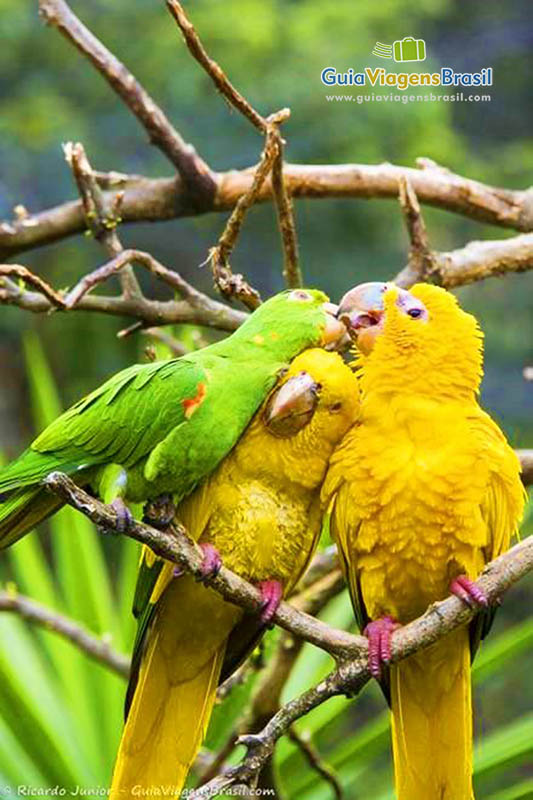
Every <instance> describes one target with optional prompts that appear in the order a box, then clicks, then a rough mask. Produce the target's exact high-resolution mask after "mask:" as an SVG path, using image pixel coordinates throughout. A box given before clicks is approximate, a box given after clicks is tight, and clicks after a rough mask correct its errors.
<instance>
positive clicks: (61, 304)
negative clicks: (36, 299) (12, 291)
mask: <svg viewBox="0 0 533 800" xmlns="http://www.w3.org/2000/svg"><path fill="white" fill-rule="evenodd" d="M1 275H14V276H16V277H17V278H19V279H20V280H21V281H23V282H24V283H29V284H30V286H34V287H35V288H36V289H38V290H39V291H40V293H41V294H42V295H43V297H45V298H46V299H47V300H48V301H49V302H50V306H51V307H52V306H55V308H65V301H64V299H63V298H62V297H61V295H60V294H59V293H58V292H56V291H55V289H52V287H51V286H49V284H48V283H46V281H43V280H42V279H41V278H39V276H38V275H34V274H33V272H30V270H29V269H27V267H23V266H21V265H20V264H0V276H1ZM10 283H11V281H10ZM3 285H5V284H4V281H2V279H1V278H0V287H2V286H3ZM2 294H3V293H2V290H1V289H0V302H2Z"/></svg>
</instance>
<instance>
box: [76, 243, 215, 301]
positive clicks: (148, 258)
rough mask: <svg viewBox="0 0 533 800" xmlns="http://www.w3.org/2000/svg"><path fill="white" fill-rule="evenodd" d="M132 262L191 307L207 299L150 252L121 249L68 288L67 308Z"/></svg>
mask: <svg viewBox="0 0 533 800" xmlns="http://www.w3.org/2000/svg"><path fill="white" fill-rule="evenodd" d="M132 262H135V263H136V264H140V265H141V266H143V267H145V268H146V269H147V270H148V271H149V272H151V273H152V275H155V276H156V277H157V278H159V279H160V280H162V281H163V282H164V283H166V284H167V286H170V287H171V288H172V289H174V290H175V291H177V292H179V294H180V295H181V297H182V298H183V299H185V300H187V302H188V303H189V304H190V305H192V306H193V308H195V307H199V306H202V305H203V304H204V303H205V301H206V300H208V299H209V298H207V295H204V294H202V292H199V291H198V290H197V289H195V288H194V287H193V286H191V284H190V283H187V281H185V280H184V279H183V278H182V277H181V275H180V274H179V273H178V272H175V271H174V270H172V269H168V267H164V266H163V264H160V263H159V261H157V259H155V258H154V257H153V256H152V255H150V253H145V252H143V251H142V250H133V249H129V250H122V252H121V253H120V254H119V255H117V256H116V257H115V258H113V259H112V260H111V261H108V262H107V264H103V265H102V266H101V267H98V269H95V270H94V271H93V272H90V273H89V274H88V275H85V276H84V277H83V278H82V279H81V280H80V281H79V283H77V284H76V286H74V288H73V289H71V290H70V292H69V293H68V295H67V297H66V298H65V303H66V306H67V308H69V309H72V308H74V307H75V306H77V305H78V303H79V301H80V300H81V298H82V297H84V295H86V294H87V292H89V291H90V290H91V289H93V288H94V287H95V286H97V285H98V284H100V283H103V282H104V281H106V280H107V279H108V278H109V277H110V276H111V275H115V274H116V273H119V274H120V273H121V272H122V270H123V269H124V267H125V266H126V265H127V264H131V263H132Z"/></svg>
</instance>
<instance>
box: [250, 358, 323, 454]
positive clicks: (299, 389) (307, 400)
mask: <svg viewBox="0 0 533 800" xmlns="http://www.w3.org/2000/svg"><path fill="white" fill-rule="evenodd" d="M320 388H321V386H320V384H319V383H316V381H314V380H313V378H312V377H311V375H309V373H308V372H300V374H299V375H294V376H293V377H292V378H289V380H288V381H286V382H285V383H284V384H283V385H282V386H280V387H278V388H277V389H274V391H273V392H272V394H271V395H270V397H269V399H268V401H267V404H266V406H265V410H264V412H263V420H264V423H265V425H266V427H267V428H268V430H269V432H270V433H271V434H273V435H274V436H278V437H280V438H283V439H284V438H287V437H289V436H294V435H295V434H296V433H298V431H300V430H301V429H302V428H305V426H306V425H307V424H308V423H309V422H310V421H311V418H312V416H313V414H314V413H315V409H316V406H317V403H318V396H319V392H320Z"/></svg>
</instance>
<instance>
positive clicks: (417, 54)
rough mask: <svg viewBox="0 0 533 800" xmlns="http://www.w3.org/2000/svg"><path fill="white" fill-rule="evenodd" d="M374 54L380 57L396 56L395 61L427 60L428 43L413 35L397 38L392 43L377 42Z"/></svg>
mask: <svg viewBox="0 0 533 800" xmlns="http://www.w3.org/2000/svg"><path fill="white" fill-rule="evenodd" d="M372 55H373V56H378V57H379V58H394V60H395V61H425V60H426V43H425V41H424V40H423V39H413V37H412V36H406V37H405V38H404V39H397V40H396V41H395V42H393V43H392V44H383V43H382V42H376V44H375V45H374V49H373V50H372Z"/></svg>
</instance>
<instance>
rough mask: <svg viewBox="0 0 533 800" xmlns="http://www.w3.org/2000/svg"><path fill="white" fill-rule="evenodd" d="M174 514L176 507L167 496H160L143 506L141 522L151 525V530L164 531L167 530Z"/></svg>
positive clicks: (170, 497) (169, 496)
mask: <svg viewBox="0 0 533 800" xmlns="http://www.w3.org/2000/svg"><path fill="white" fill-rule="evenodd" d="M175 513H176V506H175V505H174V502H173V500H172V496H171V495H169V494H160V495H159V497H155V498H154V499H153V500H149V501H148V502H147V503H145V504H144V508H143V522H146V524H147V525H151V526H152V527H153V528H157V529H158V530H161V531H164V530H166V529H167V528H168V526H169V525H170V523H171V522H172V520H173V519H174V515H175Z"/></svg>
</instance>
